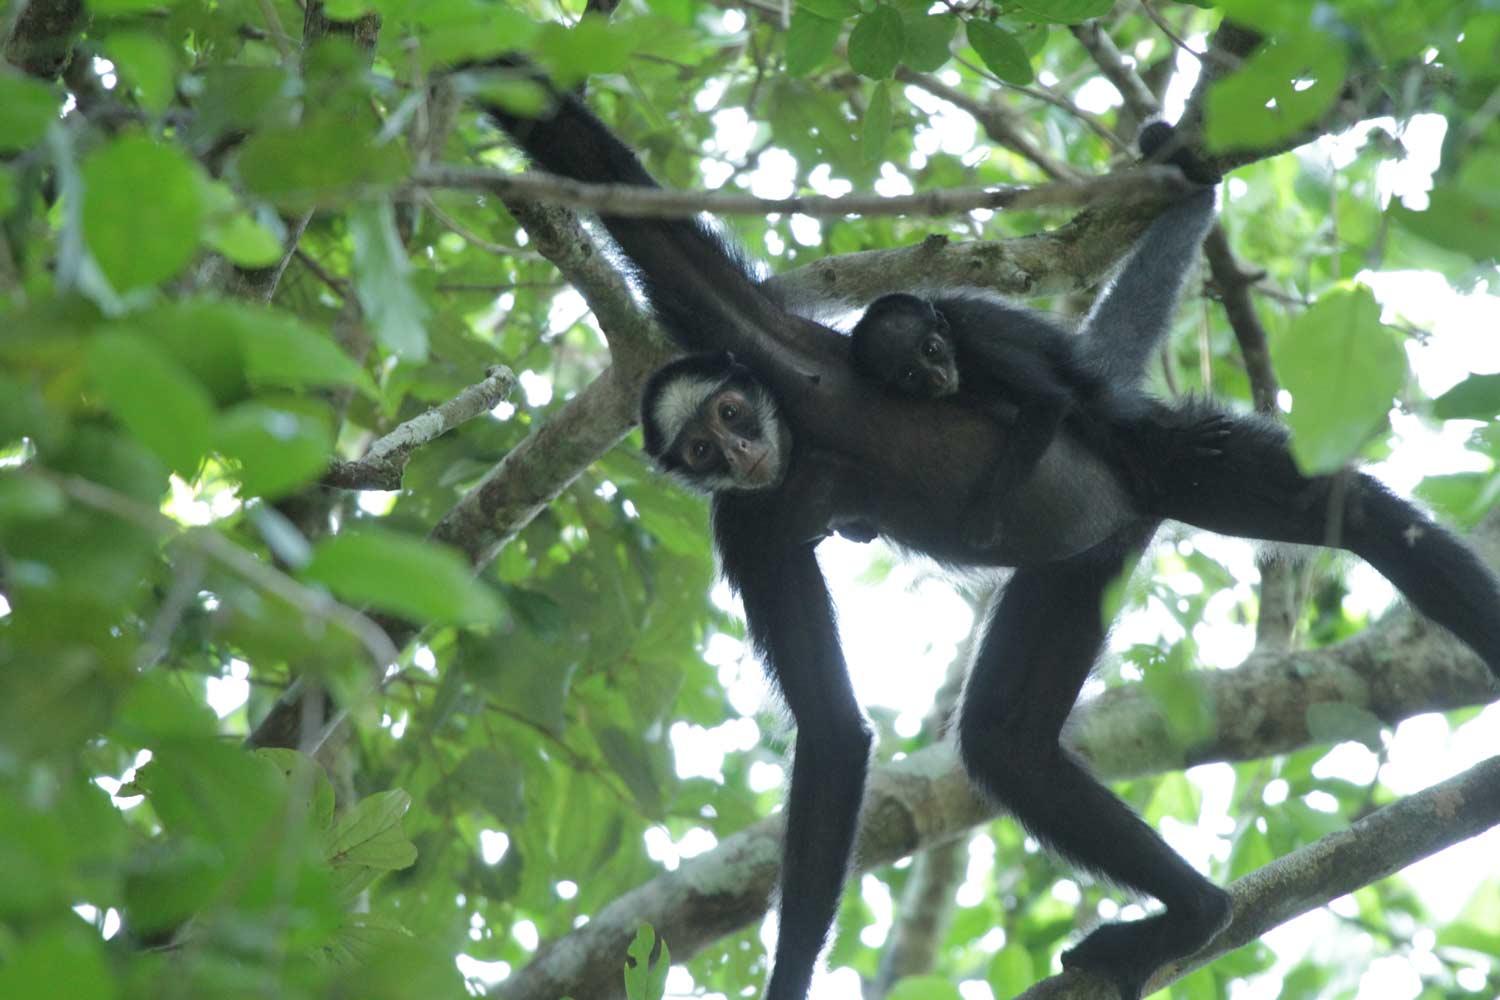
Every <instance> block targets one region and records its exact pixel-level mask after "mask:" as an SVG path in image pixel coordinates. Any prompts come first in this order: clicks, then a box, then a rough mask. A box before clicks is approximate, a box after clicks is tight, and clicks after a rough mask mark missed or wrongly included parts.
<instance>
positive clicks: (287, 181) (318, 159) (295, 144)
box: [238, 113, 407, 211]
mask: <svg viewBox="0 0 1500 1000" xmlns="http://www.w3.org/2000/svg"><path fill="white" fill-rule="evenodd" d="M238 165H239V173H240V176H241V177H242V178H243V179H244V181H245V185H246V187H248V188H249V189H250V190H251V191H252V192H254V193H256V194H258V195H260V196H262V197H264V198H268V199H270V200H271V201H274V202H276V203H278V204H280V205H283V206H285V207H287V208H289V209H291V210H293V211H306V210H307V209H309V208H312V207H314V206H317V205H321V204H330V203H333V202H336V201H338V200H339V199H341V198H345V197H351V196H353V195H355V194H357V193H358V194H365V193H368V191H369V189H370V188H372V187H376V188H379V187H390V186H393V185H395V184H396V183H398V182H399V181H400V180H401V178H402V177H403V176H404V175H405V173H406V169H407V163H406V155H405V154H404V153H403V152H402V151H401V149H400V147H399V146H397V145H395V144H393V143H382V142H378V141H377V140H376V139H375V137H374V136H372V135H370V134H369V133H368V132H367V131H366V130H364V129H361V128H358V127H353V126H352V125H351V124H350V122H349V121H348V120H347V119H345V118H343V117H341V116H336V115H333V114H330V113H323V114H314V115H312V116H310V117H309V118H308V120H307V121H305V122H303V123H302V124H300V125H297V126H292V127H277V128H268V129H263V130H261V131H258V132H256V133H255V134H253V135H252V136H251V137H250V138H249V139H248V140H246V142H245V144H244V146H242V147H241V149H240V151H239V159H238Z"/></svg>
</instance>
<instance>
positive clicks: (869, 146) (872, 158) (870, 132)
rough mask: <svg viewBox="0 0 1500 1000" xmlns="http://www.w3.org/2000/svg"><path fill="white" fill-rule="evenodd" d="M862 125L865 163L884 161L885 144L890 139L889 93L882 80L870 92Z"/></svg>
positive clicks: (887, 86) (888, 88) (886, 85)
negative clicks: (863, 127)
mask: <svg viewBox="0 0 1500 1000" xmlns="http://www.w3.org/2000/svg"><path fill="white" fill-rule="evenodd" d="M864 125H865V131H864V136H863V149H864V154H865V162H866V163H879V162H881V161H882V160H884V159H885V147H886V143H887V142H888V141H889V140H890V137H891V91H890V86H889V84H887V83H886V82H885V81H884V80H881V81H880V82H879V83H877V84H876V85H875V89H874V90H872V91H871V92H870V102H869V105H868V106H867V107H866V108H865V122H864Z"/></svg>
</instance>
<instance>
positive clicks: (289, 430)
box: [214, 402, 333, 498]
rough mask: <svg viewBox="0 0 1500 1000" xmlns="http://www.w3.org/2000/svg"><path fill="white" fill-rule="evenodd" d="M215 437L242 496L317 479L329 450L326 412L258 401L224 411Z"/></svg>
mask: <svg viewBox="0 0 1500 1000" xmlns="http://www.w3.org/2000/svg"><path fill="white" fill-rule="evenodd" d="M214 441H215V443H216V447H217V449H218V451H219V453H220V454H221V455H223V456H224V457H225V458H227V459H229V460H230V462H231V464H232V465H233V468H234V474H235V476H236V477H237V478H238V479H239V481H240V483H241V486H242V489H241V491H240V495H241V496H261V497H267V498H275V497H279V496H284V495H286V494H287V493H290V492H292V491H293V490H294V489H296V488H297V487H299V486H302V485H303V484H305V483H308V482H311V481H312V480H313V479H316V478H317V477H318V476H319V475H320V474H321V473H322V472H323V470H324V469H326V468H328V463H329V460H330V458H331V457H332V455H333V432H332V430H331V429H330V428H329V426H328V421H327V419H326V418H325V417H323V416H322V415H318V414H311V413H306V412H302V411H300V410H298V409H294V408H292V407H278V406H273V405H270V404H268V403H260V402H249V403H242V404H240V405H239V406H236V407H234V408H233V409H230V410H228V411H226V412H225V413H224V414H223V415H222V416H221V417H220V418H219V421H218V426H217V428H216V430H215V433H214Z"/></svg>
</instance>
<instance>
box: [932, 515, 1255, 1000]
mask: <svg viewBox="0 0 1500 1000" xmlns="http://www.w3.org/2000/svg"><path fill="white" fill-rule="evenodd" d="M1153 530H1154V525H1151V524H1145V525H1136V526H1132V527H1130V528H1127V529H1125V530H1124V531H1122V532H1121V533H1120V534H1118V535H1116V536H1115V537H1114V538H1113V539H1111V540H1109V541H1107V542H1104V543H1102V544H1101V545H1099V546H1096V547H1095V548H1093V549H1090V550H1088V551H1087V552H1084V553H1081V554H1079V555H1077V556H1074V557H1072V558H1071V559H1067V560H1064V561H1062V562H1059V563H1052V564H1049V565H1045V566H1040V567H1035V568H1029V569H1021V570H1018V571H1017V572H1016V574H1015V576H1013V577H1012V578H1011V581H1010V584H1009V586H1007V587H1006V589H1005V591H1004V593H1003V595H1002V596H1001V598H1000V600H999V602H998V603H997V604H996V605H995V606H994V609H993V611H992V613H991V615H990V620H989V624H988V629H987V631H986V634H985V638H984V641H983V643H982V645H981V646H980V649H979V653H978V655H977V656H976V657H975V661H974V667H973V670H972V672H971V674H970V676H969V684H968V688H967V689H966V691H965V692H964V702H963V709H962V714H961V716H960V719H959V748H960V752H961V754H962V756H963V760H964V764H965V765H966V766H967V768H968V771H969V774H970V775H971V776H972V778H973V779H974V781H975V782H976V783H977V784H978V785H979V786H980V787H981V788H983V789H984V790H985V791H986V792H988V793H989V794H990V795H992V796H993V797H994V798H995V799H996V800H998V801H999V802H1000V803H1001V804H1002V805H1003V806H1005V808H1006V809H1008V810H1010V812H1011V813H1013V814H1014V815H1015V817H1016V819H1018V820H1020V822H1021V823H1022V824H1023V825H1024V826H1025V827H1026V828H1027V829H1028V830H1030V831H1031V833H1032V834H1033V835H1035V836H1036V837H1037V839H1039V840H1041V841H1042V842H1043V843H1044V844H1046V845H1047V846H1048V847H1050V848H1052V849H1053V850H1056V851H1057V852H1059V853H1060V854H1063V855H1064V856H1066V857H1067V858H1069V859H1070V860H1072V861H1073V862H1075V863H1077V864H1078V865H1080V866H1082V867H1084V868H1088V869H1090V870H1092V871H1095V872H1098V873H1099V874H1101V875H1103V876H1104V877H1106V878H1108V879H1109V880H1111V881H1113V882H1116V883H1119V884H1120V885H1123V886H1127V887H1129V888H1131V889H1135V890H1137V891H1139V892H1143V893H1149V894H1150V895H1152V896H1154V897H1156V898H1157V899H1159V900H1160V901H1161V902H1162V903H1163V904H1164V905H1165V907H1166V910H1165V912H1163V913H1160V914H1157V915H1155V916H1153V917H1150V918H1148V919H1146V920H1140V921H1135V922H1132V923H1122V924H1111V925H1107V926H1104V927H1100V928H1098V929H1096V930H1094V931H1093V932H1092V933H1091V934H1089V935H1088V937H1086V938H1085V939H1084V940H1083V941H1082V942H1081V943H1080V944H1079V945H1078V946H1077V947H1075V948H1073V949H1072V950H1070V951H1068V952H1066V953H1064V955H1063V964H1064V965H1065V966H1068V967H1069V968H1073V967H1078V968H1087V969H1090V970H1094V971H1096V972H1098V973H1100V974H1101V975H1104V976H1106V977H1108V978H1109V979H1110V980H1111V981H1112V982H1114V984H1115V986H1116V987H1117V988H1118V989H1119V991H1120V995H1121V996H1122V997H1123V998H1124V1000H1137V998H1138V997H1139V996H1140V993H1141V988H1142V987H1143V986H1144V984H1145V982H1146V979H1147V978H1148V977H1149V976H1150V975H1151V973H1152V972H1153V971H1155V969H1156V968H1158V967H1159V966H1160V965H1162V964H1163V963H1165V962H1167V961H1169V960H1171V959H1173V958H1177V957H1179V956H1182V955H1186V954H1188V953H1190V952H1192V951H1195V950H1197V949H1198V948H1199V947H1201V946H1202V945H1203V944H1205V943H1206V942H1207V941H1208V940H1209V939H1211V938H1212V937H1213V936H1214V935H1215V934H1216V933H1218V931H1219V930H1221V929H1222V928H1223V926H1224V925H1225V923H1226V922H1227V920H1228V917H1229V897H1228V896H1227V895H1226V894H1225V893H1224V891H1223V890H1221V889H1219V888H1218V887H1217V886H1215V885H1214V884H1213V883H1212V882H1209V881H1208V880H1207V879H1205V878H1204V877H1203V876H1202V875H1199V874H1198V873H1197V872H1196V871H1194V870H1193V869H1192V867H1191V866H1189V865H1188V864H1187V862H1185V861H1183V860H1182V858H1180V857H1178V856H1177V854H1176V853H1175V852H1174V851H1173V850H1172V849H1171V848H1170V847H1168V846H1167V844H1166V842H1165V841H1163V840H1162V839H1161V837H1159V836H1158V835H1157V833H1156V831H1154V830H1152V829H1151V827H1149V826H1147V825H1146V824H1145V823H1144V822H1142V821H1141V819H1140V818H1139V817H1138V816H1136V815H1135V814H1134V813H1132V812H1131V811H1130V809H1129V808H1128V807H1127V806H1126V805H1125V804H1124V803H1123V802H1121V801H1120V800H1119V799H1118V798H1116V797H1115V796H1114V795H1113V794H1112V793H1111V792H1110V791H1109V789H1107V788H1105V787H1104V786H1103V785H1101V784H1100V783H1099V782H1097V781H1095V780H1094V779H1093V778H1092V777H1091V776H1090V775H1089V774H1088V772H1087V771H1085V770H1084V768H1083V767H1082V766H1080V765H1079V764H1078V762H1077V761H1075V760H1074V759H1073V758H1072V757H1071V756H1070V755H1069V754H1068V753H1067V752H1066V751H1065V750H1064V749H1063V748H1062V746H1061V745H1060V743H1059V742H1058V737H1059V734H1060V733H1061V731H1062V725H1063V721H1064V720H1065V719H1066V718H1067V716H1068V713H1069V712H1070V711H1072V708H1073V703H1074V701H1075V699H1076V698H1077V697H1078V691H1079V689H1080V688H1081V687H1082V686H1083V682H1084V680H1085V679H1086V678H1087V677H1088V673H1089V670H1090V669H1091V667H1092V666H1093V663H1094V659H1095V657H1096V656H1097V655H1098V653H1099V649H1100V647H1101V646H1102V645H1103V642H1104V637H1105V635H1106V633H1107V631H1108V623H1107V622H1105V621H1104V620H1103V619H1102V617H1101V616H1102V613H1103V612H1102V606H1103V605H1102V597H1103V595H1104V592H1105V590H1106V588H1107V587H1109V585H1110V584H1111V583H1112V582H1114V580H1116V579H1117V578H1118V576H1119V575H1120V573H1121V572H1122V571H1123V570H1124V569H1125V567H1126V566H1128V564H1129V562H1130V559H1131V557H1132V556H1133V554H1134V553H1135V552H1137V551H1138V550H1139V549H1140V548H1141V547H1142V546H1143V545H1144V544H1145V542H1146V541H1147V540H1149V538H1150V536H1151V533H1152V531H1153Z"/></svg>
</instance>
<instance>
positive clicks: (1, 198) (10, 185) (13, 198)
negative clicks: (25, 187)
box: [0, 167, 20, 216]
mask: <svg viewBox="0 0 1500 1000" xmlns="http://www.w3.org/2000/svg"><path fill="white" fill-rule="evenodd" d="M19 198H20V196H19V195H17V194H16V175H15V174H14V173H13V172H11V170H10V169H9V168H7V167H0V216H5V215H9V214H10V213H11V211H12V210H13V209H14V208H15V207H16V202H17V201H18V200H19Z"/></svg>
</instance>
